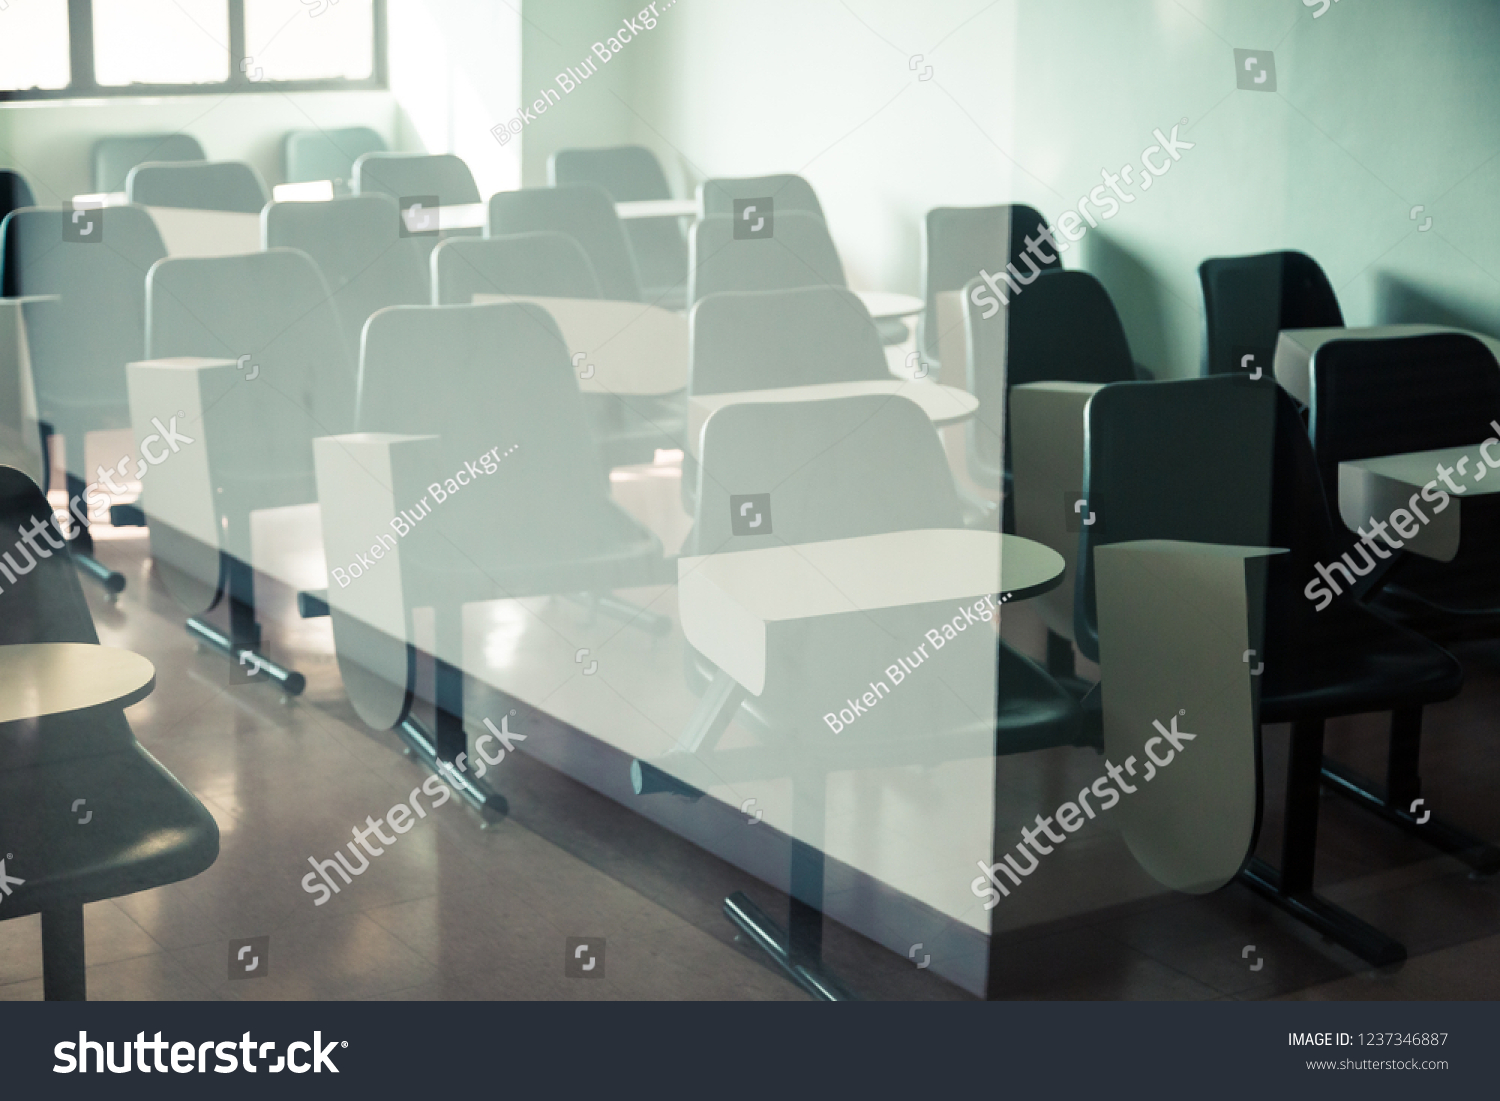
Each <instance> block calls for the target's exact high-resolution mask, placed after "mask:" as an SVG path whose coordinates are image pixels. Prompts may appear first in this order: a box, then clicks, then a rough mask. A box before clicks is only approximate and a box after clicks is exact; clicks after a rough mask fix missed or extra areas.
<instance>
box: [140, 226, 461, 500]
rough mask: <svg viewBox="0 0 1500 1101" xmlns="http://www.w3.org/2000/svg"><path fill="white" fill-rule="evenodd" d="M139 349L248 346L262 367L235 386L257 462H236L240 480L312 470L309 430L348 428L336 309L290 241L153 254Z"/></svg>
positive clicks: (197, 352)
mask: <svg viewBox="0 0 1500 1101" xmlns="http://www.w3.org/2000/svg"><path fill="white" fill-rule="evenodd" d="M146 356H147V358H149V359H162V358H166V357H171V356H204V357H210V358H217V359H228V360H234V361H239V360H240V357H242V356H248V357H249V359H248V360H245V361H244V363H245V364H246V365H247V366H254V367H258V368H259V372H258V373H257V374H256V377H255V379H254V380H253V381H250V380H249V376H248V375H246V376H245V381H243V382H242V383H240V384H239V385H238V387H237V389H238V390H239V391H241V392H242V393H241V394H240V395H237V400H239V401H241V402H243V403H244V404H243V405H242V406H240V408H241V409H243V410H244V413H245V415H246V417H247V423H246V425H245V426H244V430H245V431H246V432H247V433H254V437H255V448H254V450H255V453H256V455H257V456H258V463H257V465H256V468H255V469H253V470H237V471H235V472H234V473H235V475H236V476H238V477H241V478H244V479H246V480H255V481H262V482H265V483H268V484H269V483H271V482H274V480H275V479H277V478H282V477H286V478H293V477H295V478H305V477H307V476H309V475H310V473H311V471H312V439H313V437H314V436H331V435H337V434H339V433H341V432H347V431H349V428H350V424H351V422H352V420H353V415H354V394H355V371H354V365H353V361H352V359H351V357H350V354H349V351H348V349H347V348H346V347H345V344H344V337H343V333H342V331H341V327H340V322H339V316H338V313H337V311H336V310H335V309H334V305H333V302H332V301H331V299H330V297H329V294H328V286H327V284H326V283H324V281H323V276H322V274H321V273H320V272H319V271H318V266H317V264H315V263H314V262H313V260H312V257H310V256H308V255H307V254H306V253H304V252H299V251H297V250H296V249H289V248H276V249H270V250H268V251H266V252H256V253H249V254H247V255H244V256H216V257H207V258H200V257H178V258H172V259H166V260H160V261H158V262H157V263H156V265H155V266H154V267H152V269H151V273H150V275H148V276H147V278H146ZM430 359H431V356H430V354H429V355H426V356H421V357H418V358H417V359H414V360H411V361H410V362H408V364H407V369H408V370H412V367H413V365H414V364H422V363H426V362H429V361H430ZM412 373H413V374H415V375H422V374H424V372H421V371H412Z"/></svg>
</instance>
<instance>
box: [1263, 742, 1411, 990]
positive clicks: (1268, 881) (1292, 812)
mask: <svg viewBox="0 0 1500 1101" xmlns="http://www.w3.org/2000/svg"><path fill="white" fill-rule="evenodd" d="M1322 763H1323V720H1322V719H1305V720H1301V721H1298V722H1294V723H1293V724H1292V744H1291V753H1290V756H1289V759H1288V762H1287V784H1286V814H1285V819H1284V822H1283V826H1282V842H1281V870H1280V871H1279V872H1278V871H1277V870H1276V869H1274V868H1272V867H1270V866H1269V865H1268V864H1266V863H1265V862H1264V861H1262V860H1259V859H1257V858H1255V857H1251V858H1250V859H1249V860H1248V861H1247V862H1246V864H1245V867H1244V868H1242V869H1241V870H1240V874H1239V876H1238V878H1239V879H1240V881H1241V882H1243V883H1244V884H1245V885H1246V886H1248V887H1250V888H1251V889H1252V890H1254V891H1256V892H1257V893H1259V894H1261V895H1263V896H1264V897H1265V898H1267V899H1269V900H1270V901H1271V902H1273V903H1275V904H1276V905H1277V906H1279V907H1281V908H1282V909H1283V910H1285V911H1286V912H1287V913H1289V914H1291V915H1292V916H1293V917H1295V918H1296V919H1297V920H1298V921H1300V922H1302V923H1303V924H1304V925H1308V926H1310V927H1311V928H1313V929H1316V930H1317V931H1318V932H1319V933H1321V934H1323V936H1325V937H1327V938H1328V939H1329V940H1331V941H1333V942H1334V943H1336V944H1340V945H1342V946H1343V947H1345V948H1347V949H1348V950H1349V951H1351V952H1353V953H1354V954H1355V955H1356V956H1359V957H1360V958H1361V959H1364V960H1366V961H1368V962H1369V963H1371V964H1374V965H1375V966H1376V967H1385V966H1388V965H1390V964H1395V963H1400V962H1401V961H1402V960H1404V959H1406V948H1405V946H1403V945H1402V944H1401V943H1400V942H1399V941H1396V940H1393V939H1392V938H1390V937H1388V936H1386V935H1385V934H1384V933H1382V932H1381V931H1380V930H1379V929H1376V928H1375V927H1374V926H1373V925H1370V924H1369V923H1367V922H1364V921H1361V920H1360V919H1359V918H1357V917H1355V916H1354V915H1353V914H1351V913H1350V912H1349V911H1347V910H1345V909H1343V908H1342V907H1339V906H1335V905H1334V904H1333V903H1331V902H1328V901H1327V900H1325V899H1322V898H1319V897H1318V896H1317V895H1316V894H1314V893H1313V866H1314V863H1315V861H1316V857H1317V845H1318V796H1319V786H1318V780H1319V774H1320V771H1321V768H1322Z"/></svg>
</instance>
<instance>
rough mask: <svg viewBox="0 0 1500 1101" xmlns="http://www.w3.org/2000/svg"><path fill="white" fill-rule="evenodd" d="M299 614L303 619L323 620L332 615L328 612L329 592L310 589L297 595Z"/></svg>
mask: <svg viewBox="0 0 1500 1101" xmlns="http://www.w3.org/2000/svg"><path fill="white" fill-rule="evenodd" d="M297 614H298V615H299V616H301V617H302V618H303V619H322V618H323V617H324V616H326V615H328V614H330V613H329V610H328V590H327V589H309V590H308V591H306V592H300V593H298V594H297Z"/></svg>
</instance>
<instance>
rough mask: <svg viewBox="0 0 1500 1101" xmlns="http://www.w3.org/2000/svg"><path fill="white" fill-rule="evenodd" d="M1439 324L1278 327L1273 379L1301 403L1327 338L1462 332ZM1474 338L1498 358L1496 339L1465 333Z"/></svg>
mask: <svg viewBox="0 0 1500 1101" xmlns="http://www.w3.org/2000/svg"><path fill="white" fill-rule="evenodd" d="M1464 332H1465V330H1463V329H1452V328H1448V327H1447V326H1443V325H1367V326H1365V327H1363V328H1358V329H1282V330H1281V334H1280V335H1279V336H1278V337H1277V338H1276V362H1275V364H1274V369H1275V374H1276V381H1277V382H1279V383H1281V385H1282V386H1283V387H1285V388H1286V392H1287V393H1289V394H1291V395H1292V397H1294V398H1296V399H1297V400H1298V401H1300V402H1301V403H1302V404H1303V405H1306V404H1307V403H1308V402H1309V401H1311V400H1312V374H1311V371H1312V357H1313V353H1315V352H1316V351H1317V350H1318V349H1319V348H1320V347H1321V346H1322V345H1324V344H1327V343H1328V342H1329V341H1330V340H1390V339H1392V338H1394V337H1402V336H1428V335H1430V334H1432V333H1464ZM1465 335H1467V336H1472V337H1476V338H1478V339H1479V340H1482V341H1484V343H1485V344H1487V345H1488V346H1489V349H1490V351H1491V352H1493V353H1494V354H1495V356H1496V357H1500V340H1496V339H1495V338H1494V337H1491V336H1485V335H1484V334H1483V333H1465Z"/></svg>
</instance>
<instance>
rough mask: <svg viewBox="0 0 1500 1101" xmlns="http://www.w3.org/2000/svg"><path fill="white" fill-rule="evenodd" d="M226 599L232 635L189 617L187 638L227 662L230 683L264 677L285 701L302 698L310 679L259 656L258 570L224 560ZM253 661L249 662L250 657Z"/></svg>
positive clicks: (196, 618) (195, 617)
mask: <svg viewBox="0 0 1500 1101" xmlns="http://www.w3.org/2000/svg"><path fill="white" fill-rule="evenodd" d="M225 557H226V559H227V562H226V569H225V574H226V581H225V589H226V590H227V591H226V593H225V595H226V596H227V597H228V598H229V634H227V635H225V634H223V633H222V632H221V631H219V630H218V629H217V628H216V627H214V626H213V625H212V624H211V623H209V622H208V621H207V620H205V619H203V618H202V617H201V616H190V617H188V621H187V629H188V634H190V635H192V636H193V638H194V640H195V641H197V642H201V643H203V644H204V645H205V646H208V647H210V648H212V649H214V650H217V651H218V652H219V653H220V654H222V655H224V657H226V658H228V659H229V661H230V663H231V668H232V670H233V674H232V676H233V680H232V682H231V683H236V684H238V683H248V682H250V681H251V680H253V679H255V678H257V677H259V676H261V675H262V674H264V676H265V678H266V679H267V680H271V681H275V682H276V683H277V684H279V685H280V686H281V690H282V692H283V693H284V695H283V697H282V698H283V700H284V701H290V699H291V697H293V696H300V695H301V694H302V692H303V690H304V689H305V688H306V687H307V678H306V677H305V676H303V675H302V674H301V673H297V672H293V671H292V670H290V669H287V668H285V667H283V666H281V665H278V664H277V663H276V662H274V661H272V660H271V659H270V658H268V657H265V656H264V655H262V654H261V653H260V624H259V623H257V622H256V621H255V570H254V569H253V567H251V565H250V563H248V562H241V561H239V560H238V559H236V558H231V557H228V556H225ZM252 656H253V657H254V660H253V661H251V660H249V659H250V658H251V657H252Z"/></svg>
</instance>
